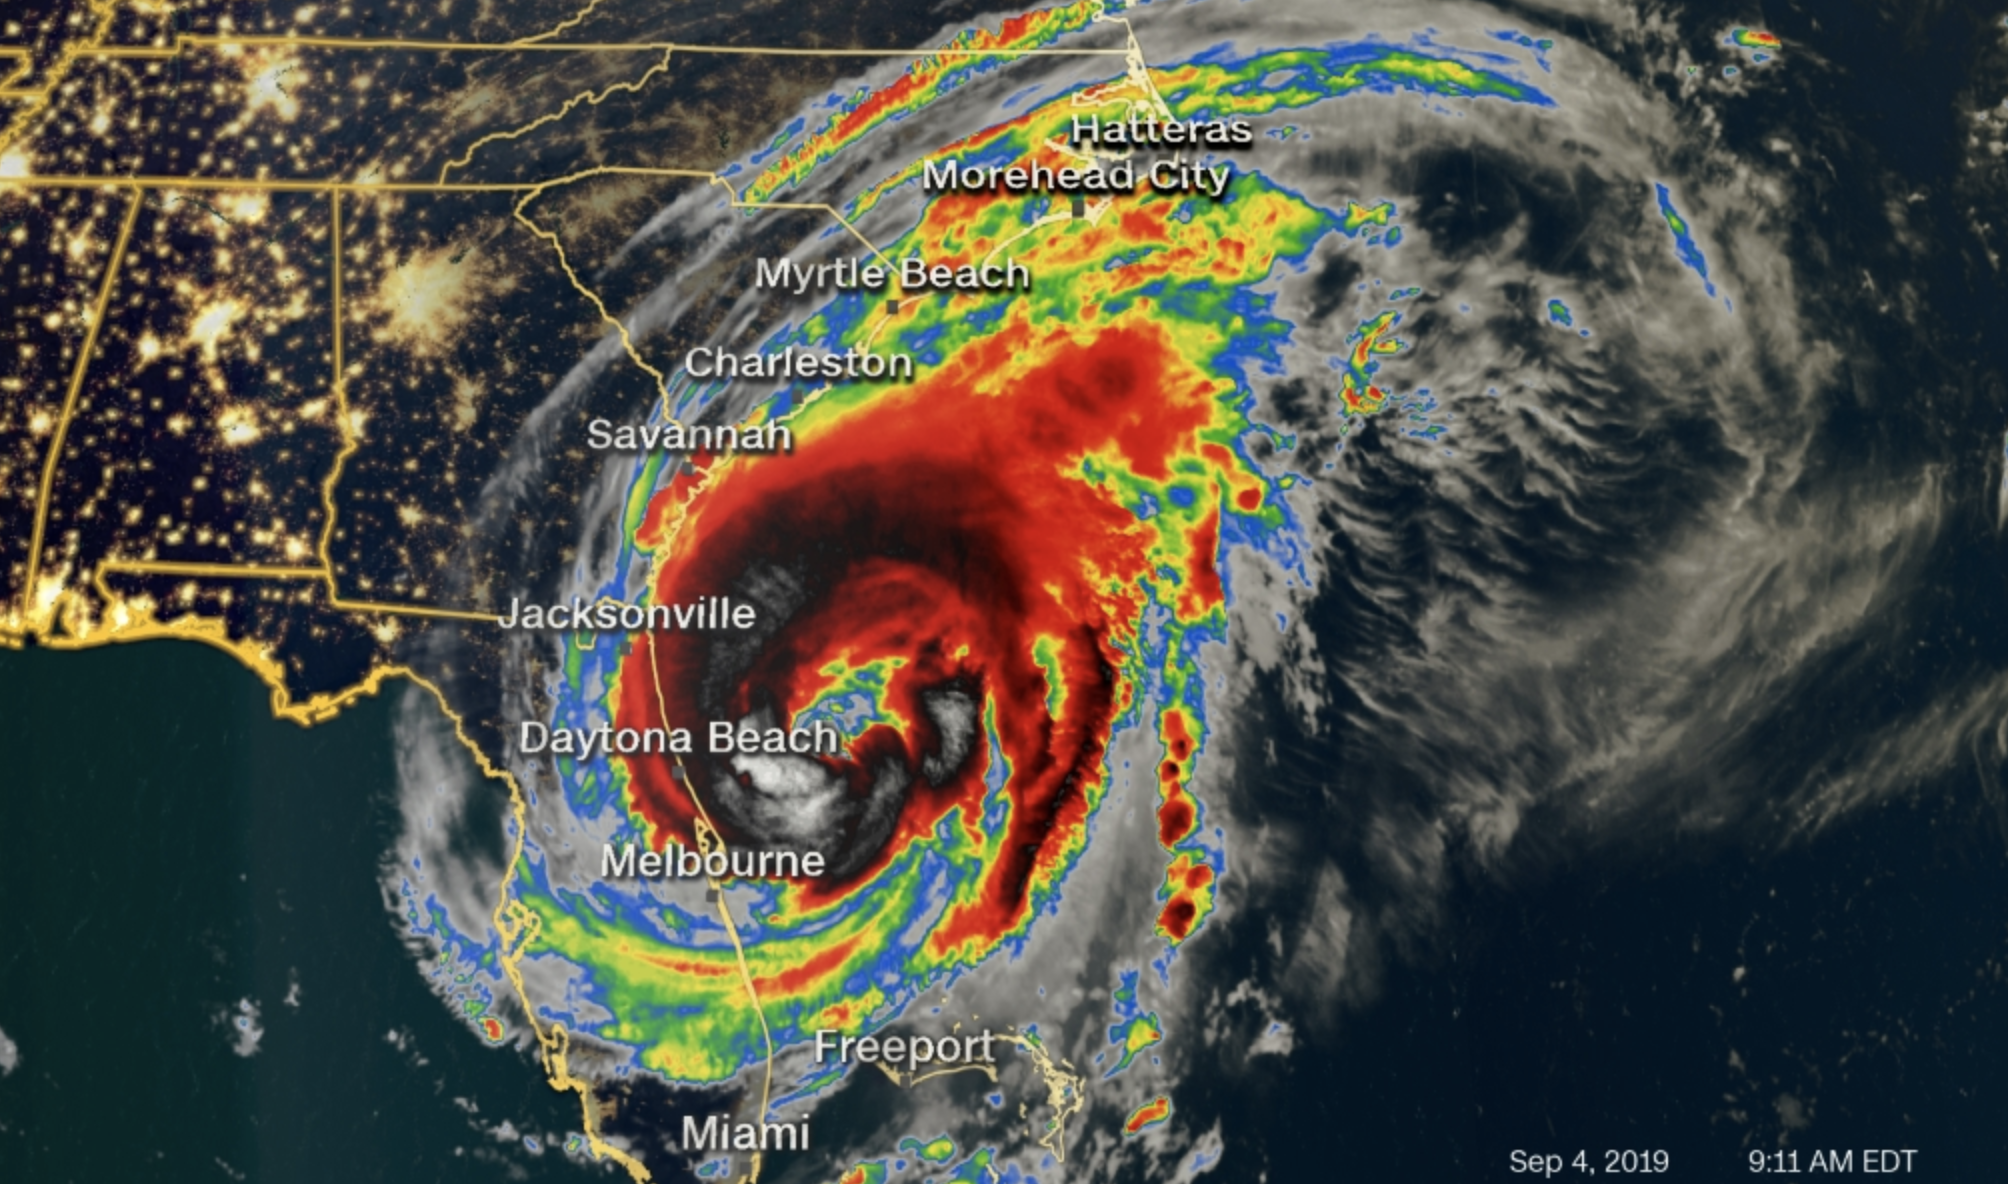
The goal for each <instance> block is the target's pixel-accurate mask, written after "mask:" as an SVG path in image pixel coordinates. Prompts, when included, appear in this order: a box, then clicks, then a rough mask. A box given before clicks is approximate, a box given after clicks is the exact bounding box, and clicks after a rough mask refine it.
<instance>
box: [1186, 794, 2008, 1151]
mask: <svg viewBox="0 0 2008 1184" xmlns="http://www.w3.org/2000/svg"><path fill="white" fill-rule="evenodd" d="M2004 900H2008V858H2004V856H2003V853H2002V847H2001V839H2000V836H1999V834H1998V833H1995V832H1994V828H1993V827H1992V826H1991V825H1988V824H1987V823H1986V822H1985V821H1984V820H1980V819H1976V818H1975V817H1974V815H1973V812H1972V810H1971V808H1970V804H1967V803H1962V802H1961V801H1960V800H1959V799H1957V798H1945V799H1940V800H1938V801H1937V802H1935V803H1933V804H1930V805H1926V804H1921V803H1919V802H1917V801H1899V802H1893V803H1890V804H1888V805H1885V806H1883V807H1881V808H1878V809H1873V810H1870V811H1866V812H1864V813H1863V814H1861V815H1859V816H1858V817H1857V818H1855V819H1854V820H1853V821H1852V822H1851V823H1850V824H1849V825H1847V826H1846V827H1845V828H1843V829H1840V830H1838V831H1836V832H1834V833H1831V834H1829V835H1828V836H1826V837H1825V838H1823V839H1822V840H1820V841H1818V842H1816V843H1813V844H1811V845H1808V846H1805V847H1803V848H1800V849H1796V850H1793V851H1790V852H1787V853H1784V854H1782V855H1780V854H1770V855H1765V856H1763V857H1761V858H1760V857H1759V856H1758V854H1757V853H1756V852H1753V851H1751V850H1748V849H1746V848H1744V847H1742V846H1740V845H1736V844H1724V845H1722V846H1720V847H1718V848H1716V849H1715V850H1712V851H1695V852H1683V853H1669V854H1668V856H1667V857H1665V858H1661V859H1656V860H1644V861H1640V860H1638V859H1636V855H1635V853H1632V854H1631V855H1628V856H1627V858H1626V859H1625V860H1623V861H1619V860H1617V859H1606V858H1590V859H1584V860H1581V861H1578V862H1574V863H1572V864H1569V865H1566V866H1563V867H1560V868H1558V869H1556V870H1554V871H1553V872H1551V873H1550V874H1548V875H1546V876H1544V877H1542V878H1541V879H1540V880H1539V881H1538V882H1533V883H1521V884H1518V885H1515V886H1513V887H1512V888H1510V889H1509V888H1504V887H1502V886H1500V885H1497V884H1493V883H1484V884H1479V883H1466V884H1464V885H1462V886H1460V887H1459V888H1458V889H1457V890H1455V891H1454V892H1453V894H1452V899H1451V902H1450V909H1451V911H1452V913H1453V914H1454V916H1453V919H1452V921H1451V923H1450V929H1451V932H1449V933H1446V934H1442V935H1439V936H1438V937H1437V938H1436V939H1435V941H1434V948H1432V949H1431V950H1429V951H1428V952H1427V953H1425V954H1422V955H1420V956H1416V957H1409V958H1391V959H1389V960H1388V961H1387V963H1386V964H1385V966H1384V967H1383V973H1382V974H1381V976H1380V981H1379V989H1378V992H1377V994H1376V996H1375V998H1374V999H1373V1000H1372V1001H1371V1002H1367V1003H1364V1004H1360V1005H1357V1006H1349V1007H1334V1008H1333V1009H1332V1011H1331V1012H1330V1013H1329V1014H1328V1015H1327V1016H1326V1017H1325V1020H1324V1022H1322V1023H1321V1022H1319V1021H1318V1020H1317V1019H1311V1020H1310V1021H1309V1022H1304V1017H1302V1016H1298V1017H1296V1018H1298V1019H1299V1021H1300V1022H1299V1026H1298V1031H1297V1035H1298V1045H1297V1048H1296V1050H1295V1052H1294V1053H1293V1054H1292V1056H1291V1057H1290V1058H1289V1059H1288V1061H1287V1063H1285V1062H1282V1061H1280V1060H1279V1059H1278V1058H1273V1057H1272V1058H1264V1061H1263V1062H1262V1063H1261V1068H1260V1071H1256V1072H1247V1071H1242V1070H1239V1069H1237V1068H1235V1067H1229V1066H1223V1067H1222V1069H1221V1070H1220V1071H1217V1072H1194V1073H1190V1074H1188V1075H1187V1077H1186V1078H1185V1080H1184V1081H1183V1082H1182V1083H1181V1085H1180V1087H1179V1088H1178V1089H1176V1090H1175V1091H1174V1094H1173V1098H1174V1101H1175V1102H1176V1104H1177V1106H1178V1108H1179V1111H1180V1112H1181V1114H1183V1115H1184V1116H1185V1118H1186V1120H1187V1121H1189V1122H1191V1123H1193V1124H1195V1126H1197V1127H1198V1128H1200V1129H1203V1128H1204V1127H1206V1126H1207V1125H1208V1124H1210V1123H1211V1122H1212V1121H1214V1119H1215V1118H1216V1117H1217V1118H1219V1119H1220V1120H1221V1121H1222V1124H1223V1128H1224V1132H1225V1134H1226V1139H1227V1144H1226V1152H1225V1155H1224V1157H1223V1161H1222V1164H1221V1166H1220V1168H1219V1169H1218V1170H1217V1174H1216V1176H1215V1177H1214V1178H1216V1179H1220V1180H1222V1181H1226V1180H1256V1179H1261V1178H1264V1173H1266V1178H1267V1179H1270V1180H1279V1179H1308V1178H1311V1177H1310V1176H1309V1175H1308V1174H1307V1173H1311V1172H1313V1171H1320V1170H1323V1169H1325V1168H1327V1167H1329V1168H1330V1169H1332V1170H1334V1171H1336V1172H1337V1173H1338V1174H1336V1175H1333V1176H1329V1177H1321V1178H1329V1179H1352V1180H1394V1179H1407V1180H1487V1181H1490V1180H1501V1181H1503V1180H1513V1179H1526V1178H1528V1176H1527V1175H1526V1174H1524V1173H1518V1174H1516V1173H1515V1172H1514V1171H1513V1170H1512V1159H1511V1156H1512V1153H1513V1151H1514V1150H1516V1149H1518V1150H1525V1151H1530V1152H1539V1153H1555V1152H1560V1153H1564V1155H1565V1159H1567V1160H1573V1159H1574V1157H1575V1155H1576V1153H1577V1152H1579V1151H1587V1152H1588V1153H1589V1157H1590V1158H1589V1162H1590V1163H1591V1164H1592V1165H1594V1166H1597V1167H1599V1168H1600V1169H1601V1168H1602V1167H1603V1166H1604V1156H1603V1153H1604V1152H1606V1151H1623V1150H1626V1149H1630V1150H1635V1151H1641V1152H1653V1151H1665V1152H1667V1154H1668V1156H1669V1157H1670V1163H1671V1167H1672V1170H1671V1171H1670V1172H1668V1173H1666V1174H1664V1175H1657V1176H1654V1177H1652V1178H1657V1179H1672V1180H1683V1181H1712V1180H1730V1179H1735V1178H1738V1177H1747V1176H1748V1175H1749V1174H1750V1173H1749V1171H1748V1167H1749V1164H1748V1156H1749V1153H1750V1151H1752V1150H1753V1149H1761V1150H1763V1151H1766V1152H1773V1153H1775V1152H1778V1151H1780V1150H1787V1151H1795V1152H1796V1153H1797V1154H1798V1159H1799V1166H1800V1168H1801V1169H1802V1171H1803V1170H1804V1169H1805V1168H1806V1167H1807V1166H1808V1164H1809V1163H1810V1160H1811V1156H1812V1154H1813V1152H1814V1151H1815V1150H1818V1149H1827V1150H1851V1151H1852V1152H1853V1155H1854V1163H1855V1165H1856V1171H1857V1172H1860V1171H1861V1163H1862V1153H1863V1151H1864V1150H1865V1149H1868V1148H1891V1149H1904V1148H1909V1149H1915V1150H1916V1151H1917V1153H1918V1154H1917V1156H1916V1158H1915V1159H1914V1161H1913V1162H1914V1164H1915V1165H1916V1169H1917V1170H1916V1172H1915V1174H1913V1175H1910V1176H1907V1177H1905V1178H1907V1179H1918V1180H1932V1181H1947V1182H1954V1181H1982V1180H1992V1179H2000V1178H2001V1165H2002V1164H2003V1163H2008V1066H2004V1064H2003V1061H2002V1056H2001V1050H2002V1049H2003V1048H2008V965H2004V953H2008V913H2004V909H2003V907H2002V902H2003V901H2004ZM1216 936H1217V937H1220V938H1223V939H1224V940H1226V942H1227V943H1228V944H1230V945H1231V946H1232V947H1234V952H1233V954H1232V955H1231V956H1230V957H1228V958H1227V959H1226V960H1225V961H1226V962H1227V964H1229V965H1234V964H1239V965H1240V966H1241V967H1243V968H1244V969H1246V970H1250V971H1258V972H1259V969H1260V967H1261V966H1262V964H1263V951H1262V943H1263V937H1262V934H1261V933H1260V931H1259V929H1253V928H1249V927H1243V928H1242V929H1240V930H1230V931H1223V932H1222V933H1220V934H1218V935H1216ZM1739 968H1741V974H1740V975H1739V973H1738V970H1739ZM1598 1174H1599V1175H1603V1174H1606V1173H1604V1172H1602V1171H1601V1170H1600V1171H1599V1173H1598ZM1562 1178H1565V1179H1584V1178H1587V1176H1586V1175H1579V1174H1576V1173H1574V1172H1564V1173H1563V1174H1562Z"/></svg>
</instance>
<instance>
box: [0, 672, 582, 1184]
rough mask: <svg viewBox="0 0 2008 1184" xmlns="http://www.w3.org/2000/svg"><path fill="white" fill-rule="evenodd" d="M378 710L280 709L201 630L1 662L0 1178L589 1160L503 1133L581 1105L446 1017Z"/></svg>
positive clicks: (533, 1171)
mask: <svg viewBox="0 0 2008 1184" xmlns="http://www.w3.org/2000/svg"><path fill="white" fill-rule="evenodd" d="M389 719H390V711H389V705H388V704H387V703H386V702H384V701H383V700H381V699H377V700H368V701H365V702H363V703H361V704H358V705H357V706H356V707H355V708H353V709H351V710H350V711H348V712H347V713H345V714H344V715H343V716H341V717H340V718H339V719H337V720H335V721H334V722H332V723H329V724H325V725H322V726H320V727H317V728H314V729H311V730H307V729H302V728H299V727H296V726H295V725H293V724H289V723H282V722H278V721H275V720H274V719H273V718H272V716H271V712H270V710H269V708H268V705H267V700H266V693H265V690H264V688H263V687H262V686H260V685H259V684H258V683H257V681H256V680H255V679H254V678H252V677H251V675H250V674H248V673H247V672H245V671H244V670H243V669H242V668H240V667H239V666H238V665H237V664H236V662H234V661H233V660H232V659H230V658H229V657H228V656H226V655H224V654H221V653H218V652H215V651H212V650H209V649H206V648H202V647H199V646H195V645H186V644H176V643H148V644H141V645H132V646H114V647H111V648H108V649H104V650H97V651H92V652H86V653H77V654H57V653H50V652H46V651H36V650H28V651H25V652H18V653H16V652H5V651H0V720H4V721H5V723H4V734H5V736H6V737H7V738H8V740H9V741H10V743H9V748H10V749H11V751H10V752H9V753H8V768H7V771H6V773H5V775H4V777H0V781H4V783H5V786H6V792H5V795H4V805H0V811H4V812H0V1030H4V1031H5V1032H6V1034H7V1036H8V1037H9V1038H10V1039H11V1040H12V1041H13V1042H14V1044H15V1045H16V1046H17V1047H18V1049H19V1063H18V1065H17V1067H16V1068H15V1069H14V1071H13V1072H11V1073H9V1074H7V1075H5V1076H4V1077H0V1181H7V1182H8V1184H42V1182H44V1181H48V1182H54V1181H79V1182H96V1181H107V1180H124V1181H153V1180H174V1181H203V1180H216V1181H231V1180H270V1181H286V1182H299V1181H323V1180H325V1181H331V1182H332V1181H342V1182H353V1181H362V1180H390V1181H432V1180H442V1181H445V1180H467V1181H477V1180H478V1181H490V1180H502V1179H519V1180H542V1179H559V1178H572V1179H577V1178H580V1176H581V1172H582V1171H587V1172H590V1171H591V1169H584V1168H581V1167H580V1166H579V1165H578V1164H577V1163H576V1161H572V1160H569V1159H568V1158H567V1157H566V1156H565V1155H564V1153H563V1152H562V1151H560V1150H557V1149H555V1148H548V1147H547V1148H546V1149H545V1150H544V1151H543V1152H542V1153H541V1154H536V1153H532V1152H531V1151H530V1150H529V1149H527V1148H526V1147H525V1146H524V1145H523V1144H522V1142H521V1141H520V1139H518V1140H516V1141H513V1142H504V1141H502V1140H500V1139H498V1138H496V1137H495V1136H494V1135H492V1134H490V1133H487V1132H488V1131H489V1130H492V1129H493V1128H496V1127H497V1126H498V1125H499V1124H500V1123H501V1122H502V1121H504V1120H508V1121H510V1122H511V1123H513V1125H514V1127H515V1129H516V1131H517V1132H518V1133H519V1134H527V1135H531V1136H533V1137H537V1138H538V1139H539V1140H540V1141H541V1139H542V1137H543V1136H545V1135H546V1134H547V1133H557V1134H559V1135H560V1136H562V1134H563V1132H567V1131H572V1130H576V1129H577V1128H578V1126H579V1119H578V1113H577V1110H576V1106H575V1104H574V1103H571V1102H570V1101H569V1100H568V1099H567V1098H564V1097H561V1096H560V1095H558V1094H557V1093H555V1092H554V1091H552V1090H550V1089H549V1088H548V1087H547V1086H546V1085H545V1084H544V1080H543V1075H542V1073H541V1072H540V1071H539V1070H538V1069H537V1067H536V1066H535V1065H533V1064H532V1063H530V1061H529V1060H528V1059H527V1058H525V1057H523V1056H520V1055H519V1054H517V1053H515V1052H513V1051H507V1050H501V1049H496V1048H492V1047H490V1046H488V1045H487V1044H485V1043H484V1042H483V1041H482V1040H481V1039H480V1037H479V1036H477V1035H476V1034H475V1033H473V1032H471V1031H469V1030H468V1029H467V1028H465V1027H463V1026H462V1025H460V1024H459V1023H457V1022H455V1021H454V1019H453V1018H452V1017H451V1015H450V1014H449V1012H448V1010H447V1009H446V1007H445V1006H443V1005H442V1004H441V1003H440V1002H439V1001H438V1000H437V999H436V998H434V996H433V995H432V994H431V992H430V991H429V990H428V989H427V987H426V986H425V983H424V981H423V979H422V977H421V975H420V974H419V973H418V972H417V970H416V969H415V967H414V964H413V957H412V955H411V954H410V953H409V952H407V950H406V949H405V948H404V946H403V945H402V944H401V943H400V941H399V940H398V938H397V937H396V935H395V933H394V931H393V929H392V924H391V919H390V917H389V914H388V913H387V912H386V910H385V908H384V905H383V898H382V894H381V892H380V890H379V887H378V879H377V867H378V861H379V860H380V858H381V857H382V855H383V853H384V852H385V851H386V850H387V849H388V846H389V843H390V839H391V836H392V833H393V824H394V821H395V817H396V815H395V808H394V804H393V803H394V800H395V799H394V790H395V787H396V781H395V768H394V764H393V756H392V742H391V731H390V723H389ZM296 984H297V993H296V994H294V995H293V997H294V999H295V1000H296V1001H297V1006H290V1005H288V1004H287V1003H286V999H287V997H288V994H289V992H294V991H295V986H296ZM246 999H249V1000H251V1001H253V1002H254V1003H255V1005H256V1006H257V1008H258V1015H259V1019H258V1022H259V1024H260V1026H262V1028H263V1030H264V1035H263V1037H262V1039H260V1040H259V1041H258V1043H257V1047H256V1051H255V1053H253V1054H252V1055H250V1056H248V1057H247V1056H239V1055H237V1053H236V1051H234V1044H235V1041H236V1039H237V1037H238V1035H239V1032H238V1030H237V1028H236V1027H235V1026H234V1022H233V1021H234V1019H235V1017H236V1016H237V1015H238V1014H239V1011H238V1005H239V1001H240V1000H246ZM394 1033H395V1037H394V1038H393V1034H394ZM470 1107H471V1110H470ZM478 1128H486V1129H478ZM595 1174H596V1173H595Z"/></svg>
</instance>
